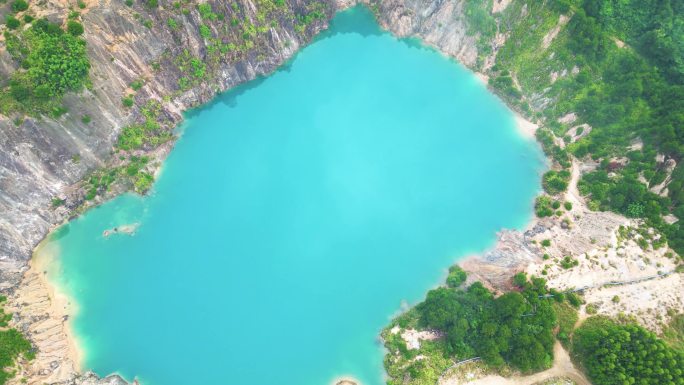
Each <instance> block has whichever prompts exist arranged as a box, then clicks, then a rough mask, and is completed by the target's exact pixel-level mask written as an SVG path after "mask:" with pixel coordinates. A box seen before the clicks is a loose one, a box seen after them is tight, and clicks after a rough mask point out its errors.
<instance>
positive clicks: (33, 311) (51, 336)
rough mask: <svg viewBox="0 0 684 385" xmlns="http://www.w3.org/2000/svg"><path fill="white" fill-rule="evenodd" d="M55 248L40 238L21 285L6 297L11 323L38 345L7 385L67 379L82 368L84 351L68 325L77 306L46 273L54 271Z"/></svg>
mask: <svg viewBox="0 0 684 385" xmlns="http://www.w3.org/2000/svg"><path fill="white" fill-rule="evenodd" d="M58 251H59V250H58V249H57V247H56V245H55V244H54V243H52V244H48V243H47V242H43V243H41V244H40V245H38V247H37V248H36V251H35V253H34V256H33V259H32V260H31V261H30V264H29V269H28V270H27V271H26V273H25V274H24V278H23V280H22V283H21V285H20V286H19V287H18V288H17V290H16V291H15V292H14V293H12V294H11V295H10V296H9V298H8V305H7V308H8V310H9V311H12V312H13V313H15V314H17V315H18V317H17V316H15V319H13V322H12V326H13V327H16V328H18V329H20V330H22V331H23V332H24V333H25V334H26V335H27V336H29V337H30V339H31V341H32V342H33V343H34V345H35V346H36V348H37V355H36V359H35V360H33V361H31V362H29V363H24V364H23V365H21V367H20V370H19V372H18V373H17V376H16V377H15V378H14V379H13V380H11V381H10V382H9V384H10V385H12V384H14V383H20V381H21V379H23V378H26V379H28V384H37V385H38V384H45V383H48V384H51V383H61V382H64V381H70V380H72V379H73V378H75V377H76V376H78V375H79V373H80V370H81V369H82V366H81V365H82V358H83V352H82V350H81V349H80V348H79V346H78V343H77V339H76V338H75V335H74V333H73V331H72V330H71V327H70V319H71V318H72V317H73V316H74V315H75V314H76V312H77V310H78V308H77V306H76V304H75V303H74V302H72V301H71V300H70V299H69V297H68V296H67V295H66V294H65V293H64V292H62V291H61V289H60V288H59V287H57V286H56V285H54V284H52V283H51V282H49V280H48V277H47V275H48V274H52V273H57V272H58V270H59V261H58V259H57V255H58Z"/></svg>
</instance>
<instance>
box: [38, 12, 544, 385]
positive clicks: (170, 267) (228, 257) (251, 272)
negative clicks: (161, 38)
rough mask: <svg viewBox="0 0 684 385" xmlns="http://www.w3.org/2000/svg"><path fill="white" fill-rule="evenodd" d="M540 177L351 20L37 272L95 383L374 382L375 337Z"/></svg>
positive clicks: (487, 100) (208, 125) (72, 230)
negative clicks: (71, 315) (65, 311)
mask: <svg viewBox="0 0 684 385" xmlns="http://www.w3.org/2000/svg"><path fill="white" fill-rule="evenodd" d="M542 168H543V161H542V157H541V154H540V152H539V151H538V148H537V146H536V145H535V144H534V143H533V142H532V141H530V140H526V139H523V138H522V137H520V136H519V134H518V133H517V132H516V130H515V126H514V120H513V116H512V114H511V113H510V112H509V111H508V110H507V109H506V108H505V107H504V106H503V105H502V103H501V102H500V101H499V100H498V99H496V98H495V97H494V96H492V95H491V94H490V93H488V92H487V90H486V89H485V87H484V85H483V84H481V83H480V82H479V81H478V79H477V78H476V77H474V76H473V75H472V74H471V73H469V72H468V71H466V70H465V69H463V68H462V67H460V66H459V65H457V64H455V63H454V62H452V61H450V60H448V59H446V58H445V57H443V56H441V55H440V54H438V53H435V52H434V51H432V50H429V49H426V48H424V47H421V46H419V45H417V44H415V43H412V42H409V41H402V40H397V39H395V38H394V37H392V36H390V35H388V34H386V33H383V32H381V31H380V30H379V29H378V27H377V25H376V23H375V21H374V20H373V19H372V17H371V16H370V14H369V13H368V11H366V10H364V9H361V8H355V9H352V10H349V11H346V12H343V13H341V14H339V15H338V16H337V17H336V19H335V20H334V22H333V26H332V28H331V30H330V31H328V32H327V33H325V34H324V36H322V37H321V38H320V39H318V40H317V41H316V42H315V43H313V44H312V45H310V46H309V47H307V48H305V49H304V50H302V51H301V52H300V53H299V54H298V55H297V57H296V58H295V59H294V60H293V61H292V62H291V63H289V64H288V65H287V66H285V67H284V68H283V69H282V70H280V71H278V72H276V73H274V74H273V75H272V76H269V77H268V78H265V79H262V80H259V81H255V82H253V83H251V84H248V85H246V86H244V87H241V88H240V89H237V90H234V91H232V92H229V93H226V94H225V95H222V96H220V97H218V98H217V100H216V101H215V102H213V103H211V104H210V105H207V106H205V107H203V108H201V109H199V110H197V111H195V112H193V113H192V114H190V116H188V120H187V124H186V125H185V130H184V134H183V136H182V138H181V139H180V140H179V141H178V145H177V147H176V149H175V150H174V151H173V153H172V154H171V156H170V157H169V159H168V161H167V162H166V164H165V165H164V170H163V173H162V175H161V177H160V178H159V180H158V182H157V183H156V184H155V186H154V189H153V192H152V193H151V195H150V196H148V197H144V198H141V197H136V196H131V195H127V196H122V197H120V198H117V199H115V200H114V201H111V202H109V203H107V204H105V205H103V206H102V207H99V208H97V209H94V210H91V211H90V212H88V213H87V214H86V215H84V216H82V217H81V218H79V219H77V220H75V221H73V222H72V223H71V224H69V225H67V226H65V227H63V228H62V229H61V230H59V231H58V232H57V233H56V234H54V235H53V236H52V241H50V242H49V243H48V244H47V246H46V248H49V249H51V250H53V251H57V252H58V256H59V257H58V260H57V263H58V265H59V267H58V269H57V271H53V272H52V274H51V277H52V279H53V280H54V281H55V282H56V283H57V284H58V285H60V286H61V287H62V289H63V290H64V291H66V292H67V293H68V294H70V295H71V296H72V298H73V300H74V301H75V302H76V303H78V305H79V307H80V311H79V313H78V315H77V316H76V317H75V319H74V322H73V326H74V330H75V333H76V335H77V337H78V339H79V341H80V343H81V345H82V347H83V349H84V351H85V353H86V356H85V362H84V366H85V367H86V368H91V369H94V370H95V371H96V372H97V373H99V374H108V373H110V372H114V371H116V372H119V373H121V374H122V375H124V376H125V377H127V378H129V379H132V378H133V377H135V376H137V377H138V378H139V379H141V380H142V381H143V383H144V384H146V385H189V384H190V385H193V384H198V385H214V384H239V385H272V384H281V385H322V384H323V385H326V384H328V383H329V382H330V381H331V380H332V379H333V378H334V377H336V376H340V375H352V376H354V377H357V378H359V379H361V380H362V381H363V383H364V384H366V385H378V384H381V383H382V376H383V371H382V349H381V346H380V344H379V342H378V340H377V336H378V333H379V331H380V329H381V328H382V327H383V325H385V324H386V323H387V322H388V320H389V319H390V318H391V316H392V315H393V314H395V313H396V312H397V311H398V310H399V309H400V308H401V304H402V302H403V301H406V302H408V303H415V302H416V301H418V300H420V299H421V298H422V297H423V296H424V294H425V291H426V290H428V289H429V288H430V287H432V286H434V285H435V284H437V283H438V282H439V281H440V280H441V279H442V278H443V277H444V276H445V273H446V268H447V267H448V266H449V265H450V264H451V263H453V262H454V261H456V260H457V259H458V258H459V257H462V256H464V255H467V254H469V253H474V252H478V251H481V250H483V249H484V248H486V247H487V246H490V245H491V244H492V243H493V241H494V237H495V232H496V231H498V230H500V229H502V228H504V227H507V228H512V227H520V226H522V225H524V224H525V222H526V221H527V220H528V219H529V217H530V215H531V208H532V207H531V206H532V198H533V196H534V194H535V193H536V191H537V190H538V189H539V173H540V171H541V170H542ZM136 222H137V223H140V227H139V229H138V231H137V233H136V234H135V236H127V235H121V234H119V235H113V236H110V237H109V238H104V237H103V236H102V232H103V230H105V229H108V228H112V227H114V226H117V225H122V224H127V223H136Z"/></svg>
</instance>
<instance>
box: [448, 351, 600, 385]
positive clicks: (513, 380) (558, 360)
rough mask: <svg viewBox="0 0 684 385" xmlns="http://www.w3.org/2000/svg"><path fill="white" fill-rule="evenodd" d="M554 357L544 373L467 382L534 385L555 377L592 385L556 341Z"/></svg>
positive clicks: (488, 377)
mask: <svg viewBox="0 0 684 385" xmlns="http://www.w3.org/2000/svg"><path fill="white" fill-rule="evenodd" d="M553 356H554V360H553V366H552V367H551V368H549V369H547V370H545V371H543V372H539V373H535V374H532V375H529V376H514V377H510V378H505V377H501V376H496V375H491V376H486V377H482V378H480V379H477V380H474V381H470V382H467V383H466V385H533V384H536V383H539V382H542V381H546V380H549V379H552V378H555V377H565V378H569V379H571V380H573V381H575V383H576V384H577V385H591V382H589V380H588V379H587V378H586V377H585V376H584V374H582V372H580V371H579V370H577V368H575V365H574V364H573V363H572V360H570V355H569V354H568V352H566V351H565V349H563V346H562V345H561V344H560V342H557V341H556V345H554V347H553ZM442 384H443V385H452V384H455V383H451V382H449V380H447V381H445V382H444V383H442Z"/></svg>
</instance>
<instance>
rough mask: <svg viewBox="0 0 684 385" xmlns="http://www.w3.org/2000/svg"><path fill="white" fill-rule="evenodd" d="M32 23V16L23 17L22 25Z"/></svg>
mask: <svg viewBox="0 0 684 385" xmlns="http://www.w3.org/2000/svg"><path fill="white" fill-rule="evenodd" d="M32 21H33V16H31V15H24V23H26V24H28V23H30V22H32Z"/></svg>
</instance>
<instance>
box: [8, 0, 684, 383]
mask: <svg viewBox="0 0 684 385" xmlns="http://www.w3.org/2000/svg"><path fill="white" fill-rule="evenodd" d="M209 3H211V4H213V5H215V6H216V7H217V8H218V9H221V8H220V7H221V5H220V4H219V2H217V1H213V0H211V1H209ZM355 3H356V2H354V1H345V0H339V1H332V2H329V3H326V5H327V14H326V15H327V19H326V20H322V21H320V22H317V23H315V24H314V25H313V26H311V27H310V28H309V29H308V30H306V31H305V33H304V35H300V34H298V33H297V32H296V31H295V26H294V23H291V22H288V21H287V20H285V21H283V23H281V25H278V26H275V27H273V28H272V29H271V30H270V31H269V33H268V36H267V38H265V39H264V40H263V41H261V42H259V46H258V47H257V49H255V50H253V51H250V52H248V53H247V54H245V56H244V57H240V58H232V59H226V61H224V62H221V63H219V64H218V65H217V67H216V68H215V69H214V70H213V75H212V78H211V79H210V80H207V81H205V82H202V83H200V84H198V85H196V86H194V87H192V88H190V89H189V90H187V91H185V92H182V93H180V94H178V93H174V92H173V91H172V89H173V87H174V86H175V84H176V83H177V81H178V79H179V78H180V77H182V73H180V72H179V71H178V70H177V69H176V68H173V67H168V68H167V67H164V68H163V69H162V70H161V71H159V72H156V71H155V70H154V69H153V66H152V63H159V62H162V61H163V59H162V57H164V55H173V54H178V52H180V51H181V50H182V49H186V50H190V51H192V52H196V53H199V52H201V51H202V50H204V49H206V47H205V43H204V42H203V41H202V39H201V37H200V36H199V35H198V32H197V29H198V28H197V26H198V25H199V24H201V21H200V16H199V15H198V14H196V13H197V12H192V13H190V15H189V16H188V20H187V21H185V22H184V25H183V27H182V34H180V36H176V35H174V34H173V33H171V32H170V31H168V30H166V28H165V27H164V25H165V20H164V19H163V15H151V16H150V17H153V18H154V17H156V18H157V19H156V22H155V25H154V26H153V27H152V28H151V29H150V28H148V29H145V28H144V27H141V26H139V25H135V24H133V21H132V19H133V16H132V12H133V11H132V10H131V9H128V8H126V7H124V6H123V4H122V3H120V2H117V3H115V2H111V1H110V0H101V1H99V2H97V3H95V2H93V3H89V4H88V8H87V9H86V12H84V15H83V18H84V25H85V27H86V35H85V37H86V39H87V41H88V49H89V55H90V57H91V60H92V61H93V68H92V70H91V78H92V80H93V87H92V88H91V89H90V90H87V91H85V92H84V93H83V94H81V95H70V96H68V97H67V100H66V104H67V106H68V107H69V109H70V111H74V113H73V115H72V114H71V113H70V114H67V116H66V117H64V118H60V119H58V120H50V119H43V120H35V119H27V120H26V121H24V122H23V123H22V124H21V125H20V126H18V127H17V126H16V125H15V124H14V123H13V122H12V121H11V119H10V118H9V117H3V116H0V149H1V150H2V151H1V152H0V175H2V176H3V178H2V179H0V211H2V212H3V213H5V214H3V216H2V218H0V291H2V292H4V293H7V294H8V300H9V301H8V309H9V310H10V311H12V312H14V313H15V317H14V319H13V320H12V325H13V326H15V327H17V328H19V329H21V330H22V331H23V332H25V334H26V335H27V336H28V338H29V339H30V340H31V341H32V343H33V344H34V346H36V347H37V348H38V354H37V357H36V360H34V361H33V362H31V363H22V365H20V369H21V372H20V375H19V376H17V377H16V378H15V379H14V380H11V381H10V384H15V383H17V384H18V383H19V381H20V378H26V379H27V380H28V383H29V384H43V383H49V384H74V385H75V384H87V385H95V384H100V385H104V384H107V385H124V384H127V382H126V381H125V380H124V379H122V378H120V377H119V376H116V375H113V376H108V377H105V378H102V379H99V378H97V376H96V375H94V374H92V373H86V374H81V373H80V369H81V368H80V366H79V363H78V352H77V350H75V349H76V348H75V344H74V341H73V339H72V338H70V336H69V331H68V330H69V329H68V318H69V314H70V313H69V311H70V309H69V308H68V306H67V305H68V304H66V303H65V302H64V301H62V302H60V300H59V299H58V298H57V297H58V295H57V294H55V293H54V292H51V289H50V287H49V285H48V283H47V282H46V281H45V277H44V274H45V273H44V271H45V270H44V269H45V267H44V266H39V264H34V263H32V262H30V260H31V256H32V254H33V251H34V248H36V246H37V245H38V244H39V242H40V241H41V240H43V238H44V237H45V236H46V235H47V234H48V233H49V231H51V230H52V229H54V228H55V227H56V226H57V225H58V224H61V223H63V222H65V221H66V220H68V219H69V218H72V217H73V216H75V215H78V214H79V213H80V212H82V211H83V210H86V209H87V208H89V207H93V206H95V205H97V204H100V203H102V202H103V201H104V200H106V199H110V198H112V197H113V196H116V195H117V194H120V193H122V192H124V191H126V190H127V189H128V188H129V186H123V185H118V186H116V185H115V186H113V188H112V190H111V191H110V192H108V193H106V194H104V195H102V196H98V197H96V199H94V200H93V201H86V200H85V198H84V197H85V188H84V185H83V179H84V178H85V177H87V176H88V175H89V173H91V172H93V170H96V169H98V168H101V167H106V166H107V165H110V164H112V163H115V162H116V159H115V157H114V153H113V151H112V146H113V144H114V143H115V141H116V138H117V136H118V134H119V132H120V131H121V129H122V128H123V127H124V126H126V125H128V124H131V123H132V122H135V121H136V120H139V119H141V111H140V109H138V108H136V109H134V110H133V111H127V110H125V109H124V108H123V107H122V106H121V105H120V104H121V103H120V98H121V96H122V95H123V94H124V93H125V92H126V89H127V88H128V84H130V82H131V81H133V80H135V79H138V78H140V77H144V78H145V79H146V83H145V87H143V88H142V89H141V90H140V92H138V94H137V95H136V101H138V102H139V103H138V104H139V105H143V104H144V103H145V102H146V101H148V100H157V101H163V103H162V116H163V125H164V126H165V127H168V129H169V130H171V129H172V128H173V127H175V126H176V125H177V124H178V123H179V122H181V120H182V112H183V111H186V110H188V109H190V108H192V107H194V106H197V105H199V104H201V103H205V102H207V101H209V100H211V99H212V98H213V97H214V96H215V95H216V94H217V93H218V92H222V91H225V90H228V89H230V88H233V87H235V86H236V85H239V84H242V83H244V82H246V81H249V80H252V79H254V78H256V77H258V76H262V75H266V74H268V73H270V72H272V71H274V70H276V69H277V68H278V67H279V66H280V65H281V64H282V63H284V62H285V61H287V60H288V59H289V58H291V57H292V56H293V55H294V54H295V53H296V52H297V51H298V50H299V48H300V47H301V46H303V45H305V44H307V43H308V42H310V41H311V39H312V38H313V37H314V36H315V35H316V34H318V33H319V32H320V31H321V30H323V29H324V28H326V26H327V22H328V20H329V18H330V17H332V15H333V14H334V12H336V11H338V10H340V9H344V8H346V7H349V6H352V5H354V4H355ZM494 3H495V4H494V7H495V8H496V9H499V8H501V7H504V8H505V6H506V5H507V2H505V1H503V2H497V1H495V2H494ZM287 4H288V5H287V6H288V8H289V9H290V10H292V11H295V10H299V9H302V8H305V7H306V6H307V4H308V3H306V2H298V1H295V2H287ZM368 4H369V6H370V7H371V8H372V9H373V10H374V13H375V14H376V17H377V18H378V21H379V23H380V25H381V26H382V27H383V28H384V29H387V30H388V31H390V32H392V33H393V34H395V35H397V36H399V37H407V36H414V37H418V38H420V39H421V40H422V41H424V42H425V43H426V44H428V45H431V46H433V47H435V48H436V49H437V50H439V51H440V52H442V53H444V54H445V55H448V56H450V57H453V58H455V59H456V60H458V61H459V62H461V63H462V64H464V65H466V66H468V67H469V68H474V67H475V65H476V62H477V61H478V50H477V44H476V40H475V36H470V35H468V33H467V26H466V24H465V23H466V22H465V17H464V16H463V12H464V10H463V7H464V2H463V1H455V2H441V1H429V0H383V1H379V2H370V3H368ZM241 5H242V7H244V9H246V10H251V11H249V12H252V16H254V15H253V12H254V10H255V9H256V8H255V5H254V4H253V3H252V2H251V1H249V0H246V1H244V2H241ZM43 11H44V13H45V14H46V15H47V16H49V17H56V18H57V17H63V15H64V14H65V13H66V4H65V3H63V2H61V1H58V0H49V1H47V2H46V5H45V7H44V10H43ZM162 11H163V10H162ZM141 12H143V11H141ZM501 39H504V40H505V36H498V35H497V38H496V44H493V45H494V46H496V45H497V44H498V46H500V45H501V44H502V42H501ZM167 52H169V53H170V54H167ZM495 56H496V49H494V50H493V53H492V54H490V55H489V56H488V57H486V58H484V62H485V63H490V64H491V63H493V62H494V60H495ZM8 62H9V60H8V58H7V53H6V52H0V73H2V71H3V70H7V68H8V64H7V63H8ZM485 68H486V65H485ZM482 76H483V77H484V78H486V74H484V75H482ZM170 95H173V97H170V98H169V96H170ZM76 112H81V113H86V112H87V113H88V114H89V115H91V116H93V123H92V124H91V125H89V126H86V125H84V124H81V123H80V121H79V120H78V114H77V113H76ZM525 127H526V129H525V132H526V133H527V134H528V135H529V134H530V132H532V133H533V130H532V131H531V128H530V127H531V126H530V125H526V126H525ZM172 148H173V141H170V142H167V143H165V144H162V145H161V146H159V147H156V148H146V149H143V150H141V151H139V152H138V153H137V154H138V155H146V156H149V157H150V158H151V159H152V161H151V162H150V166H149V170H150V171H151V172H156V171H158V170H159V167H160V165H161V164H162V162H163V160H164V159H165V157H166V156H167V155H168V153H169V152H170V151H171V149H172ZM75 154H78V155H79V159H80V161H78V162H76V161H75V160H74V159H75V157H74V155H75ZM578 167H579V166H578ZM576 182H577V181H576V180H575V181H574V185H573V188H575V187H574V186H576ZM575 190H576V189H575ZM575 190H572V189H571V191H569V192H568V196H567V197H566V200H568V201H572V202H573V203H575V209H573V210H574V211H573V218H574V219H573V225H572V226H571V227H567V226H566V225H565V224H564V222H562V221H561V220H560V219H555V218H553V219H544V220H539V219H537V218H535V219H534V220H533V221H532V222H531V224H530V225H529V226H528V228H527V229H526V230H525V231H515V230H504V231H502V232H501V233H500V234H499V235H498V243H497V245H496V246H495V247H494V248H493V249H492V250H490V251H488V252H486V253H484V254H483V255H481V256H477V257H473V258H470V259H468V260H467V261H465V262H464V263H463V266H464V268H465V269H466V270H468V271H469V272H470V273H471V274H470V275H471V279H474V278H477V279H481V280H483V281H485V282H487V283H488V284H489V285H490V286H491V287H492V288H495V289H498V290H506V289H507V288H508V287H509V286H508V285H509V284H510V282H509V279H510V277H511V275H512V274H513V272H515V271H522V270H529V271H538V270H540V266H542V265H543V264H544V260H543V255H544V254H545V253H546V251H547V250H544V249H542V248H541V247H539V242H540V241H541V240H542V239H546V238H548V237H551V236H553V239H554V240H555V239H557V238H558V239H560V241H559V242H558V244H557V245H555V244H554V247H556V250H555V251H556V252H557V253H558V254H565V253H567V254H570V255H580V254H589V253H591V252H593V251H596V250H599V249H600V250H601V252H603V251H606V250H608V249H611V248H612V249H614V250H617V248H619V246H617V240H616V236H615V234H616V232H617V229H618V227H619V226H620V225H624V224H625V223H626V218H623V217H620V216H617V215H615V214H611V213H597V212H592V211H589V210H588V209H587V208H586V206H585V205H584V204H583V202H582V200H581V198H579V197H578V196H575V195H579V194H574V191H575ZM54 197H59V198H60V199H63V200H64V202H65V205H63V206H60V207H56V208H55V207H53V206H52V205H51V203H50V202H51V200H52V199H53V198H54ZM649 256H651V257H653V259H652V261H653V263H652V265H653V264H655V263H661V264H662V263H663V261H662V258H661V257H662V256H660V257H657V256H654V255H651V254H649ZM535 269H536V270H535ZM680 275H681V274H678V275H677V276H680ZM557 277H558V280H559V282H560V281H562V280H563V279H566V280H568V279H570V280H571V279H573V278H572V277H565V278H563V277H562V276H561V275H558V276H557ZM679 282H680V283H679V285H681V282H684V281H682V280H680V281H679ZM679 288H680V286H676V285H675V286H673V287H670V288H665V289H667V290H672V289H674V290H680V289H679ZM681 292H684V290H681ZM679 298H681V296H680V297H679ZM67 302H68V301H67ZM12 381H14V382H12Z"/></svg>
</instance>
